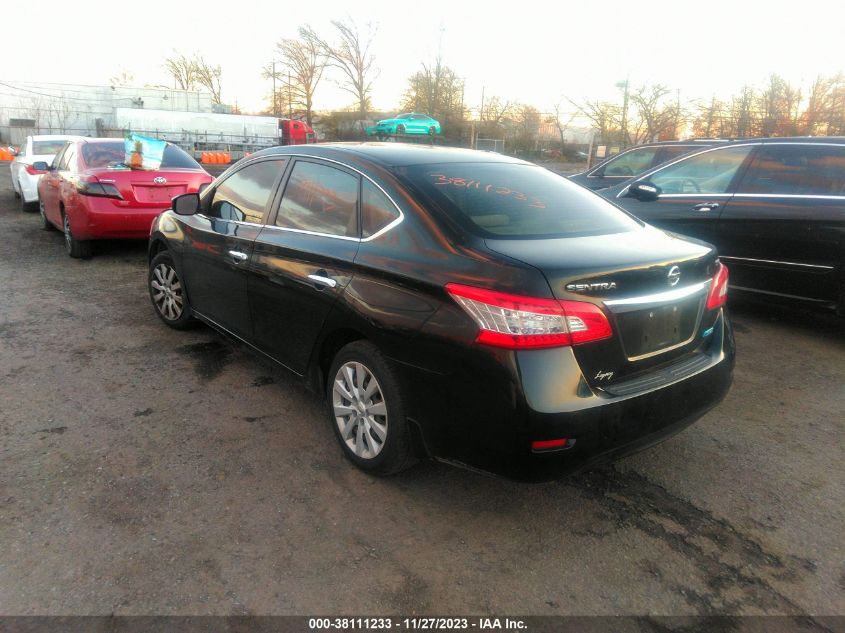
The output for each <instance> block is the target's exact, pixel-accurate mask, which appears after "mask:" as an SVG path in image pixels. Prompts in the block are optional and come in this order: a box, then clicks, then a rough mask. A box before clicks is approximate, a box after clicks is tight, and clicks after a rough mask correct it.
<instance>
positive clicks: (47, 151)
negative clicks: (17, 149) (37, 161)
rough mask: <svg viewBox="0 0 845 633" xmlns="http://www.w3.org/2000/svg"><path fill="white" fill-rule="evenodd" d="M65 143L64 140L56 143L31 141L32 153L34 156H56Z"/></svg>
mask: <svg viewBox="0 0 845 633" xmlns="http://www.w3.org/2000/svg"><path fill="white" fill-rule="evenodd" d="M65 143H67V141H66V140H58V141H32V153H33V154H34V155H35V156H52V155H53V154H58V153H59V152H60V151H61V149H62V148H63V147H64V146H65Z"/></svg>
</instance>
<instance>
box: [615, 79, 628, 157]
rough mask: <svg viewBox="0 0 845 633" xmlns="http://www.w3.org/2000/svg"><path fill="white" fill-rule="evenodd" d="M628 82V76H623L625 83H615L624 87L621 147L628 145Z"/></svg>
mask: <svg viewBox="0 0 845 633" xmlns="http://www.w3.org/2000/svg"><path fill="white" fill-rule="evenodd" d="M628 83H629V78H628V77H625V83H624V84H623V83H622V82H620V83H618V84H616V87H617V88H623V87H624V89H625V92H624V93H623V97H622V149H625V148H626V147H627V146H628Z"/></svg>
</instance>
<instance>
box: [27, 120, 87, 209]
mask: <svg viewBox="0 0 845 633" xmlns="http://www.w3.org/2000/svg"><path fill="white" fill-rule="evenodd" d="M79 138H80V137H78V136H67V135H39V136H27V137H26V141H25V142H24V143H23V144H22V145H21V149H20V151H19V152H18V155H17V156H15V160H13V161H12V163H11V165H10V169H11V170H12V189H13V190H14V191H15V196H16V197H18V198H20V199H21V210H23V211H29V210H30V209H31V208H32V207H33V206H35V203H36V202H38V180H39V179H40V178H41V174H43V173H44V172H42V171H38V170H37V169H35V168H33V164H35V163H37V162H38V161H44V162H45V163H47V164H48V165H49V164H50V163H52V162H53V157H54V156H55V155H56V154H57V153H58V152H60V151H61V150H62V148H63V147H64V146H65V143H67V142H68V141H74V140H77V139H79Z"/></svg>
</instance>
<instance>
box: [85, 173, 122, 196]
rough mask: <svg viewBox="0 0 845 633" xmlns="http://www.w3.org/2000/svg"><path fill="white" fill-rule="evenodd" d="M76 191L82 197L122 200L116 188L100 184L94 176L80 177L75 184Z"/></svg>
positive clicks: (103, 183) (104, 183)
mask: <svg viewBox="0 0 845 633" xmlns="http://www.w3.org/2000/svg"><path fill="white" fill-rule="evenodd" d="M76 190H77V191H78V192H79V193H81V194H82V195H83V196H93V197H96V198H114V199H115V200H123V196H122V195H120V191H118V189H117V187H115V186H114V185H113V184H111V183H109V182H100V181H99V180H97V178H96V177H95V176H82V177H81V178H80V179H79V180H78V181H77V182H76Z"/></svg>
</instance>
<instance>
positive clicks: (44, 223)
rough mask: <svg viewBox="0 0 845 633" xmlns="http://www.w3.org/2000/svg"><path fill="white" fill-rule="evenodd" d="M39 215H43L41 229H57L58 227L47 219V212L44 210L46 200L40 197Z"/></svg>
mask: <svg viewBox="0 0 845 633" xmlns="http://www.w3.org/2000/svg"><path fill="white" fill-rule="evenodd" d="M38 215H39V216H41V225H40V226H41V230H42V231H55V230H56V227H55V226H53V223H52V222H50V220H48V219H47V212H46V211H45V210H44V201H43V200H41V199H40V198H39V199H38Z"/></svg>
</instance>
